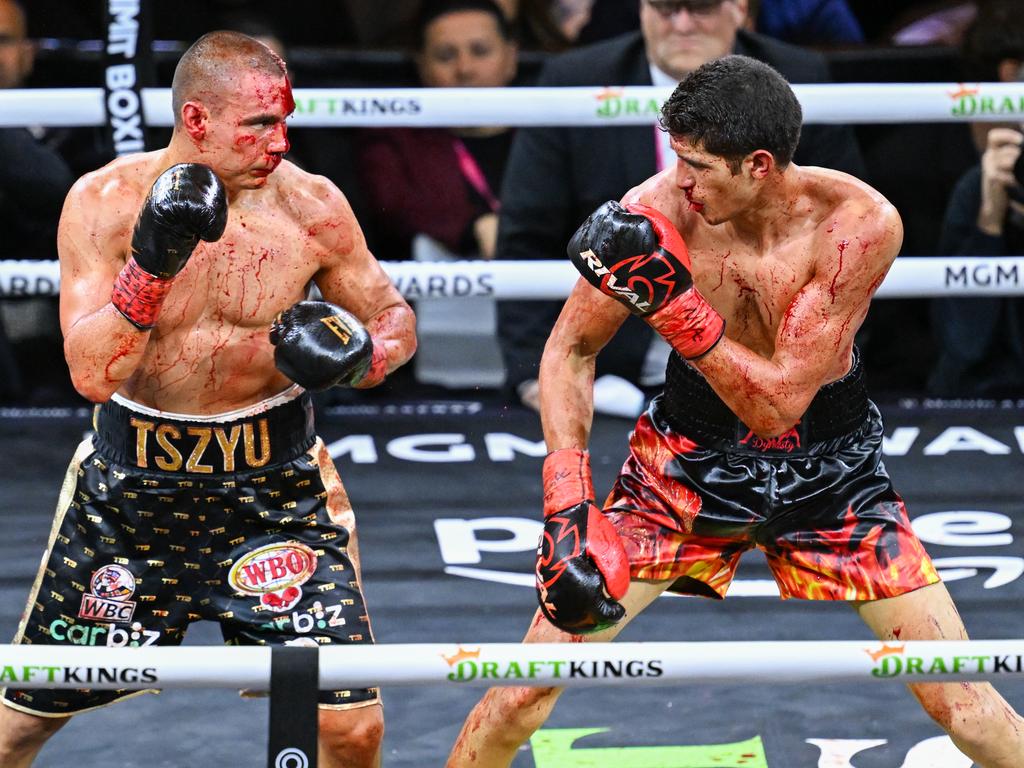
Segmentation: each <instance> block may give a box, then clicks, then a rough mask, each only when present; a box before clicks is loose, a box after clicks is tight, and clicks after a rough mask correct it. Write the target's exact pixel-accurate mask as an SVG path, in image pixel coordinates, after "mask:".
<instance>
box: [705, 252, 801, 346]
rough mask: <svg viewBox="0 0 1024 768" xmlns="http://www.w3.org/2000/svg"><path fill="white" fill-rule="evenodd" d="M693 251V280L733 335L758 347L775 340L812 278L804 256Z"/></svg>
mask: <svg viewBox="0 0 1024 768" xmlns="http://www.w3.org/2000/svg"><path fill="white" fill-rule="evenodd" d="M691 255H692V257H693V264H694V282H695V284H696V286H697V288H698V289H699V290H700V292H701V293H702V294H703V295H704V297H705V298H707V300H708V301H710V302H711V304H712V305H713V306H714V307H715V309H717V310H718V311H719V313H721V314H722V316H723V317H725V320H726V325H725V327H726V334H727V335H728V336H729V338H732V339H734V340H736V341H741V342H744V343H746V344H748V345H749V346H751V348H754V349H759V350H760V348H762V347H765V346H766V345H772V344H774V338H775V333H776V331H777V330H778V327H779V323H780V322H781V321H782V317H783V315H784V313H785V311H786V308H787V307H788V306H789V305H790V304H791V303H792V301H793V299H794V297H795V296H796V294H797V293H798V292H799V291H800V289H801V288H803V286H804V285H806V283H807V282H808V280H809V279H810V275H809V274H808V268H807V266H806V265H805V264H804V263H803V262H802V260H794V259H791V258H779V257H776V256H774V255H771V254H768V255H761V256H753V255H749V254H743V253H737V252H736V251H734V250H733V251H728V250H727V251H725V252H719V253H710V252H703V253H700V252H697V253H692V254H691Z"/></svg>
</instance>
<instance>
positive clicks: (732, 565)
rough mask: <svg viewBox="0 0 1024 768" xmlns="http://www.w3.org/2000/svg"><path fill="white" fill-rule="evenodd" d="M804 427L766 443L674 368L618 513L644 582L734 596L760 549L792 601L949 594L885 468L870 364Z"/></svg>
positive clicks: (637, 441)
mask: <svg viewBox="0 0 1024 768" xmlns="http://www.w3.org/2000/svg"><path fill="white" fill-rule="evenodd" d="M854 359H855V362H854V365H853V368H852V369H851V371H850V373H848V374H847V375H846V376H845V377H843V378H842V379H840V380H838V381H836V382H834V383H832V384H829V385H827V386H825V387H823V388H822V389H821V390H820V391H819V393H818V395H817V396H816V397H815V399H814V401H813V402H812V404H811V406H810V408H809V409H808V411H807V413H806V414H805V416H804V418H803V419H802V420H801V423H800V424H799V425H797V426H796V427H794V428H793V429H792V430H790V431H789V432H788V433H786V434H784V435H782V436H780V437H776V438H772V439H770V440H765V439H761V438H758V437H757V436H755V435H753V433H752V432H751V431H750V430H749V429H747V428H746V427H745V426H743V424H742V422H739V421H738V420H737V419H736V417H735V416H734V415H732V413H731V412H730V411H729V410H728V408H727V407H726V406H725V405H724V403H722V401H721V400H720V399H719V398H718V397H717V395H715V394H714V392H713V391H712V390H711V389H710V387H708V385H707V383H706V382H705V381H704V379H703V377H701V376H700V374H699V373H697V372H696V371H695V370H694V369H693V368H692V367H691V366H689V365H688V364H686V363H685V362H683V361H682V359H681V358H678V357H677V356H675V355H673V358H672V360H671V362H670V364H669V369H668V373H667V376H666V388H665V392H664V393H662V394H661V395H659V396H658V397H656V398H655V399H654V401H653V402H652V404H651V406H650V408H649V409H648V410H647V412H646V413H644V414H643V415H642V416H641V417H640V419H639V421H638V422H637V425H636V429H635V430H634V432H633V434H632V437H631V439H630V452H629V457H628V458H627V460H626V462H625V464H624V466H623V468H622V471H621V473H620V474H619V477H618V479H617V481H616V483H615V485H614V487H613V489H612V492H611V494H610V495H609V497H608V500H607V502H606V504H605V514H606V515H607V516H608V518H609V519H610V520H611V521H612V522H613V523H614V525H615V526H616V528H617V529H618V531H619V533H620V534H621V536H622V538H623V541H624V544H625V547H626V552H627V553H628V554H629V558H630V564H631V575H632V577H633V578H634V579H652V580H664V579H675V582H674V584H673V586H672V588H671V589H672V590H673V591H677V592H682V593H687V594H696V595H704V596H707V597H716V598H722V597H725V594H726V592H727V590H728V589H729V584H730V582H731V581H732V578H733V576H734V574H735V572H736V567H737V565H738V564H739V559H740V555H741V554H742V553H743V552H745V551H746V550H748V549H752V548H755V547H756V548H758V549H761V550H762V551H763V552H764V553H765V555H766V557H767V560H768V565H769V567H770V568H771V571H772V574H773V575H774V577H775V580H776V582H777V583H778V586H779V592H780V594H781V595H782V597H783V598H789V597H802V598H808V599H815V600H873V599H877V598H884V597H893V596H895V595H899V594H902V593H905V592H910V591H912V590H915V589H918V588H920V587H923V586H926V585H928V584H933V583H935V582H937V581H939V576H938V574H937V573H936V571H935V568H934V567H933V565H932V562H931V560H930V559H929V557H928V555H927V554H926V553H925V551H924V547H923V546H922V545H921V542H920V541H919V540H918V538H917V536H916V535H915V534H914V532H913V530H912V528H911V526H910V521H909V518H908V517H907V511H906V508H905V507H904V504H903V500H902V499H901V498H900V497H899V495H898V494H897V493H896V492H895V490H894V489H893V487H892V483H891V481H890V479H889V476H888V474H887V472H886V470H885V467H884V466H883V464H882V422H881V417H880V415H879V413H878V410H877V408H876V407H875V406H874V404H872V403H871V402H870V401H869V400H868V398H867V394H866V391H865V389H864V386H863V373H862V370H861V366H860V362H859V356H857V355H855V356H854Z"/></svg>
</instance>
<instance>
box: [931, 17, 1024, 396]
mask: <svg viewBox="0 0 1024 768" xmlns="http://www.w3.org/2000/svg"><path fill="white" fill-rule="evenodd" d="M963 50H964V57H965V61H966V62H967V63H968V64H969V65H970V69H969V71H968V74H969V75H971V80H977V81H986V82H988V81H1002V82H1014V81H1018V80H1024V15H1022V14H1021V11H1020V3H1019V0H992V1H991V2H988V3H985V4H983V5H982V6H981V8H980V10H979V14H978V17H977V19H976V20H975V22H974V24H973V25H972V26H971V27H970V29H969V30H968V32H967V35H966V39H965V43H964V49H963ZM985 127H986V128H988V131H987V138H986V140H985V144H984V146H985V150H984V154H983V155H982V157H981V161H980V162H979V163H978V164H977V165H975V166H974V167H973V168H971V169H970V170H968V171H967V173H965V174H964V176H963V177H962V178H961V179H960V181H959V182H958V183H957V185H956V187H955V188H954V190H953V192H952V194H951V196H950V199H949V206H948V207H947V209H946V215H945V218H944V220H943V223H942V236H941V240H940V245H939V249H940V253H942V254H946V255H951V256H1022V255H1024V156H1022V153H1021V146H1022V144H1024V133H1022V132H1021V126H1020V124H1019V123H1018V124H1013V125H1000V124H992V123H989V124H987V125H986V126H985ZM932 318H933V327H934V331H935V336H936V340H937V342H938V351H939V355H938V360H937V362H936V365H935V368H934V369H933V370H932V372H931V376H930V377H929V381H928V384H929V394H932V395H936V396H939V397H954V396H957V397H1007V396H1014V397H1021V396H1024V299H1021V298H1019V297H995V296H992V297H977V298H955V299H954V298H938V299H933V300H932Z"/></svg>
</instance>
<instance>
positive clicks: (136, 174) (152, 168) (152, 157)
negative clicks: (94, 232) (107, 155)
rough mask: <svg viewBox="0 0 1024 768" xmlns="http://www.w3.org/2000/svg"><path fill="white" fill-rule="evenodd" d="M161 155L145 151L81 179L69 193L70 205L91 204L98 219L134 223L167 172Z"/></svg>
mask: <svg viewBox="0 0 1024 768" xmlns="http://www.w3.org/2000/svg"><path fill="white" fill-rule="evenodd" d="M160 156H161V153H159V152H145V153H138V154H132V155H127V156H125V157H119V158H116V159H114V160H112V161H110V162H109V163H107V164H106V165H104V166H103V167H101V168H98V169H96V170H94V171H90V172H89V173H86V174H84V175H83V176H82V177H81V178H79V179H78V181H76V182H75V184H74V186H73V187H72V188H71V191H70V192H69V193H68V202H69V203H78V204H81V205H87V206H88V207H89V211H90V212H91V213H92V214H93V216H96V217H110V218H114V219H117V218H128V219H131V220H132V221H134V219H135V217H136V216H138V213H139V206H140V205H142V201H143V200H145V199H146V194H147V193H148V191H149V188H150V187H151V186H152V184H153V181H154V179H156V177H157V176H158V175H159V173H160V171H161V170H163V169H162V168H161V167H160Z"/></svg>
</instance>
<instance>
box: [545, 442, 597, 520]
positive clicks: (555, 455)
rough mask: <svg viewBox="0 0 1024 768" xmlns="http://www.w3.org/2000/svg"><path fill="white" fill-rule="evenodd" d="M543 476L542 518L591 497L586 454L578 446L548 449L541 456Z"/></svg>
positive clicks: (591, 481)
mask: <svg viewBox="0 0 1024 768" xmlns="http://www.w3.org/2000/svg"><path fill="white" fill-rule="evenodd" d="M543 478H544V479H543V483H544V517H545V518H547V517H549V516H550V514H555V513H556V512H561V511H562V510H563V509H568V508H569V507H573V506H576V505H577V504H579V503H580V502H581V501H584V500H586V499H591V500H593V498H594V483H593V480H591V477H590V454H589V453H587V452H586V451H581V450H580V449H579V448H560V449H559V450H557V451H552V452H551V453H549V454H548V456H547V458H546V459H544V472H543ZM549 510H550V514H549Z"/></svg>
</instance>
